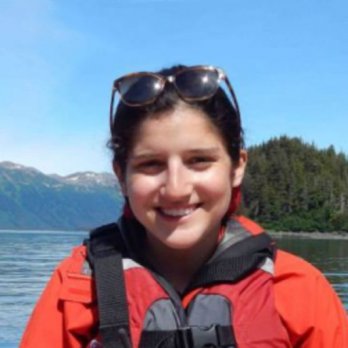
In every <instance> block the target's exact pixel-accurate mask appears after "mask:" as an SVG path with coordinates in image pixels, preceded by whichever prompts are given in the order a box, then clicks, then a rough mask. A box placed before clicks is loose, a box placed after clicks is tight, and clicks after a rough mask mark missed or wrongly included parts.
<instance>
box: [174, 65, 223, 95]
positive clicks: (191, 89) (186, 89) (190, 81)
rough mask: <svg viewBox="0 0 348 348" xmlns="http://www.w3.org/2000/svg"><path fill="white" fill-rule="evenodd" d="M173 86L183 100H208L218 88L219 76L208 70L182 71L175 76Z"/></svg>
mask: <svg viewBox="0 0 348 348" xmlns="http://www.w3.org/2000/svg"><path fill="white" fill-rule="evenodd" d="M175 84H176V87H177V88H178V90H179V91H180V93H181V95H182V96H183V97H184V98H188V99H192V100H194V99H200V98H209V97H211V96H213V95H214V94H215V92H216V91H217V89H218V87H219V74H218V72H217V71H216V70H209V69H192V70H184V71H183V72H181V73H179V74H178V75H176V78H175Z"/></svg>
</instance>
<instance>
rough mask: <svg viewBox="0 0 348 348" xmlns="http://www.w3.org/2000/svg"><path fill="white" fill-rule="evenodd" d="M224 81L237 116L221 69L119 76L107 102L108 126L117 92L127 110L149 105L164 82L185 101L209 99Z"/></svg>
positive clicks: (234, 96)
mask: <svg viewBox="0 0 348 348" xmlns="http://www.w3.org/2000/svg"><path fill="white" fill-rule="evenodd" d="M221 81H225V83H226V85H227V87H228V90H229V91H230V93H231V97H232V104H233V107H234V109H235V112H236V114H237V117H238V118H239V117H240V114H239V107H238V102H237V98H236V95H235V93H234V91H233V88H232V85H231V83H230V81H229V80H228V78H227V76H226V75H225V73H224V72H223V70H222V69H220V68H216V67H213V66H206V65H200V66H192V67H186V68H183V69H180V70H179V71H177V72H176V73H175V74H173V75H170V76H165V75H161V74H157V73H152V72H138V73H133V74H129V75H125V76H122V77H120V78H118V79H116V80H115V81H114V84H113V87H112V95H111V103H110V127H111V128H112V124H113V114H114V99H115V94H116V92H118V93H119V95H120V99H121V100H122V102H123V103H124V104H126V105H128V106H131V107H139V106H145V105H148V104H151V103H153V102H155V101H156V99H157V98H158V97H159V96H160V95H161V93H162V92H163V90H164V88H165V86H166V84H167V83H172V84H173V86H174V87H175V89H176V91H177V93H178V95H179V97H180V98H181V99H183V100H184V101H186V102H195V101H201V100H205V99H209V98H211V97H213V96H214V95H215V93H216V92H217V90H218V88H219V86H220V82H221Z"/></svg>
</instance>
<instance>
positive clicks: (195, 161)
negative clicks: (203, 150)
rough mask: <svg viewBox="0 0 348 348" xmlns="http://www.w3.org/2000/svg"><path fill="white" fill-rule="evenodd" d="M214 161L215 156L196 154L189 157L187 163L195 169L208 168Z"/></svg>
mask: <svg viewBox="0 0 348 348" xmlns="http://www.w3.org/2000/svg"><path fill="white" fill-rule="evenodd" d="M213 162H214V158H212V157H209V156H194V157H191V158H189V159H188V161H187V163H188V165H189V166H191V167H193V168H194V169H206V168H208V167H210V165H211V164H212V163H213Z"/></svg>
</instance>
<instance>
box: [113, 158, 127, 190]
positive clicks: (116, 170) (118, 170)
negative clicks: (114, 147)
mask: <svg viewBox="0 0 348 348" xmlns="http://www.w3.org/2000/svg"><path fill="white" fill-rule="evenodd" d="M112 168H113V170H114V173H115V175H116V177H117V179H118V182H119V183H120V188H121V191H122V194H123V196H125V197H126V196H127V189H126V183H125V179H124V175H123V173H122V170H121V167H120V166H119V165H118V164H117V163H115V162H114V163H113V164H112Z"/></svg>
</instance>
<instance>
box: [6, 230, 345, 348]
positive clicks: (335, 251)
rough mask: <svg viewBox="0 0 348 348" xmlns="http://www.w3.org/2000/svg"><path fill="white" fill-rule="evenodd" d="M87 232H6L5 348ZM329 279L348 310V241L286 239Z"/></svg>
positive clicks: (9, 346)
mask: <svg viewBox="0 0 348 348" xmlns="http://www.w3.org/2000/svg"><path fill="white" fill-rule="evenodd" d="M86 235H87V234H86V232H82V231H77V232H64V231H57V232H36V231H32V232H6V231H0V347H1V348H15V347H18V342H19V340H20V337H21V334H22V332H23V330H24V327H25V324H26V322H27V320H28V317H29V315H30V313H31V311H32V309H33V306H34V303H35V302H36V301H37V299H38V297H39V295H40V293H41V291H42V289H43V287H44V285H45V283H46V282H47V280H48V279H49V277H50V274H51V273H52V271H53V270H54V268H55V266H56V265H57V263H58V262H59V260H62V259H63V258H64V257H65V256H67V255H69V253H70V250H71V247H72V246H73V245H78V244H80V243H81V242H82V240H83V239H84V238H85V237H86ZM278 245H280V246H281V247H282V248H284V249H287V250H290V251H293V252H294V253H296V254H298V255H301V256H303V257H304V258H307V259H308V260H309V261H311V262H312V263H313V264H315V265H316V266H317V267H319V268H320V269H321V270H322V271H323V272H324V273H325V274H326V275H327V277H328V279H329V280H330V282H331V283H332V284H333V286H334V288H335V289H336V291H337V292H338V294H339V295H340V297H341V298H342V300H343V302H344V304H345V307H346V309H348V240H309V239H294V238H282V239H279V240H278Z"/></svg>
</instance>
